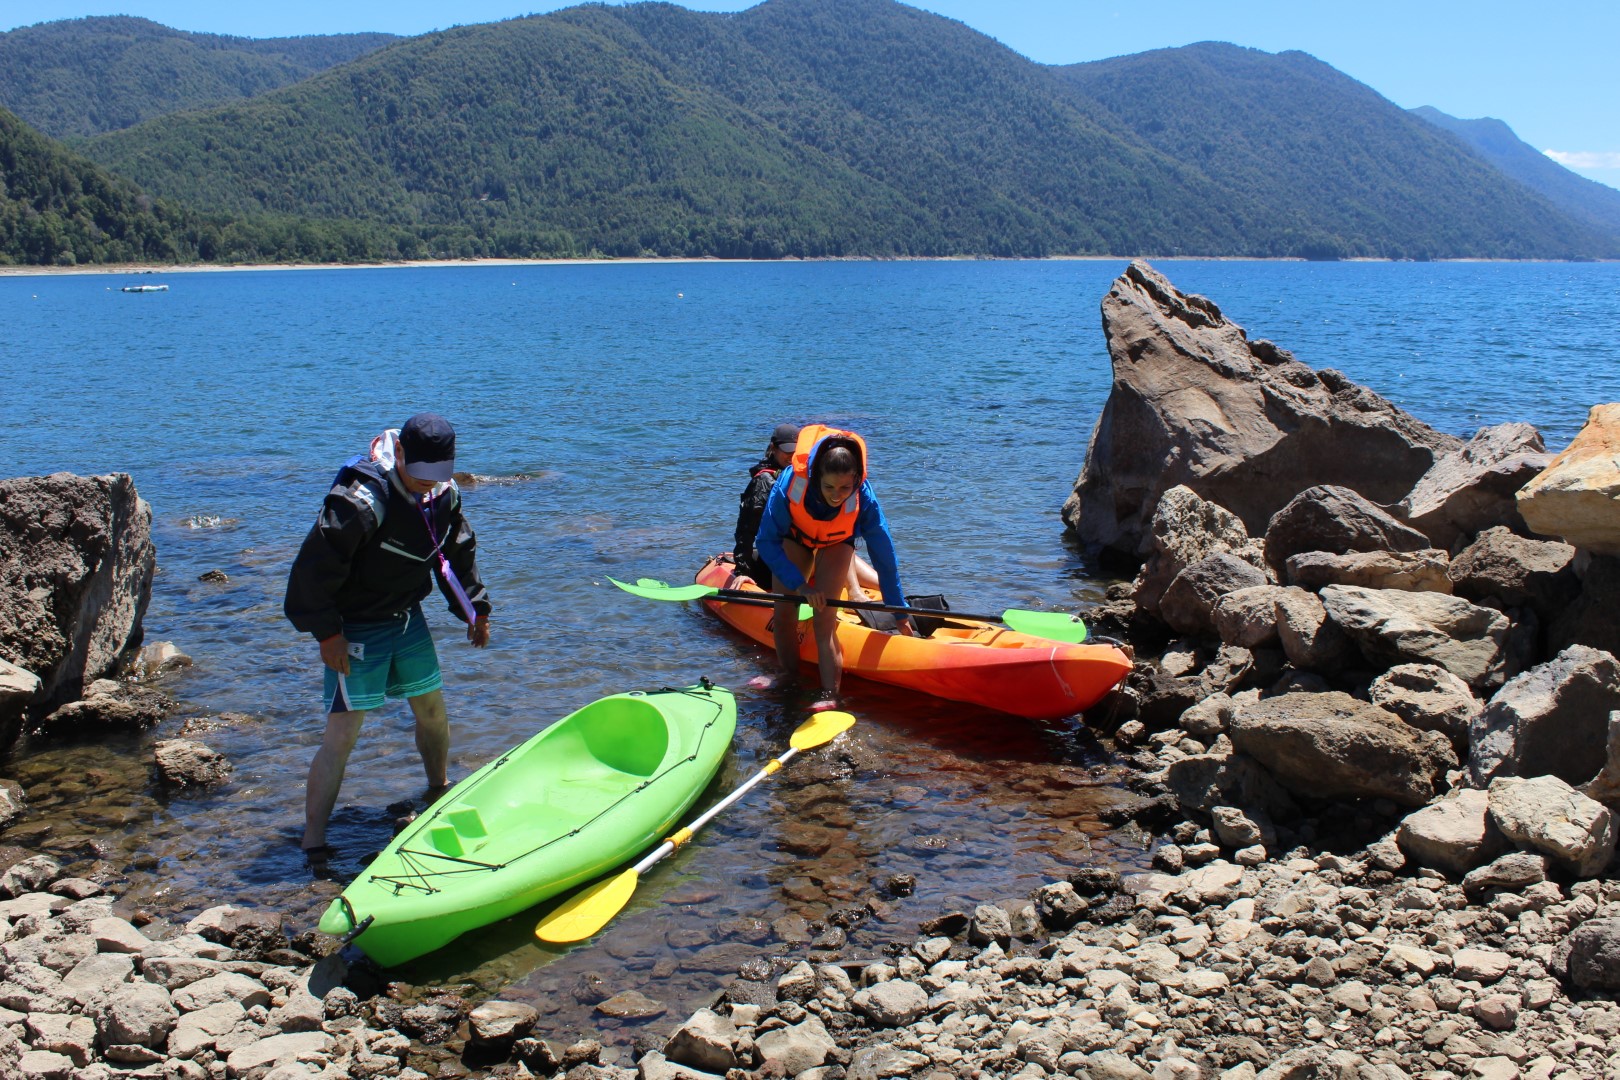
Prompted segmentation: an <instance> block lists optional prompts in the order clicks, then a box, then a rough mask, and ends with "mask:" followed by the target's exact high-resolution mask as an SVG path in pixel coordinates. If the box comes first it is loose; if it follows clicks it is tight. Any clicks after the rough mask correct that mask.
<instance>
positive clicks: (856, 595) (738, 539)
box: [731, 424, 878, 600]
mask: <svg viewBox="0 0 1620 1080" xmlns="http://www.w3.org/2000/svg"><path fill="white" fill-rule="evenodd" d="M798 441H799V427H798V425H797V424H777V425H776V429H775V430H774V431H772V432H771V441H770V442H769V443H767V444H766V445H765V456H764V457H762V458H760V459H759V460H758V461H756V462H755V463H754V464H753V465H752V466H751V467H750V468H749V470H748V486H747V487H745V488H743V491H742V494H741V495H739V496H737V504H738V505H737V528H736V530H735V533H734V534H733V537H732V544H731V552H732V558H733V559H734V560H735V561H736V564H737V572H738V573H739V574H746V575H747V576H749V577H751V578H753V579H754V583H755V584H757V585H758V586H759V587H760V588H762V589H764V590H765V591H766V592H773V591H775V584H774V582H773V581H772V578H771V568H770V567H769V566H767V565H766V564H765V560H764V559H761V558H760V557H759V552H757V551H755V550H754V537H755V536H757V535H758V534H759V523H760V520H761V519H762V518H763V517H764V516H765V504H766V502H767V501H769V499H770V495H771V488H772V487H773V486H775V484H776V478H777V476H779V475H780V474H781V473H782V471H783V470H784V469H789V468H791V467H792V465H793V450H794V447H795V446H797V445H798ZM876 588H878V575H877V571H876V570H874V569H873V568H872V564H871V563H869V562H867V561H866V560H865V559H863V558H861V557H860V555H858V554H857V555H856V556H855V559H854V562H853V564H852V566H851V576H850V584H849V595H850V599H852V600H862V599H865V598H866V596H867V591H868V590H872V589H876Z"/></svg>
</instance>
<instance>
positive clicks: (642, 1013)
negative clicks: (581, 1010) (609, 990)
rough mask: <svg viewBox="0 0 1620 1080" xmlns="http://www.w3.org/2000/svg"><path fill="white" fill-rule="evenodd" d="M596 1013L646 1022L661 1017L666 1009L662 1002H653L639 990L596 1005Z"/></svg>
mask: <svg viewBox="0 0 1620 1080" xmlns="http://www.w3.org/2000/svg"><path fill="white" fill-rule="evenodd" d="M596 1011H597V1012H599V1013H601V1014H602V1015H604V1016H611V1017H614V1018H615V1019H619V1020H647V1019H651V1018H652V1017H654V1016H662V1015H663V1014H664V1013H665V1012H666V1011H667V1009H666V1007H665V1006H664V1004H663V1002H661V1001H655V1000H653V999H652V998H650V997H648V996H647V995H646V994H643V993H642V992H641V991H639V990H626V991H624V992H623V993H622V994H614V995H613V996H612V997H610V998H608V999H607V1000H606V1001H603V1002H601V1003H600V1004H598V1005H597V1006H596Z"/></svg>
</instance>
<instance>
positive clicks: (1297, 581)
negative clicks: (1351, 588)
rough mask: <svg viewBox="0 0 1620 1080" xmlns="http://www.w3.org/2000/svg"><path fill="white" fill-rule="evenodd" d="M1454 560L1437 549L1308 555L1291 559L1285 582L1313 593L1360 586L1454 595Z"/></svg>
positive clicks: (1284, 573) (1285, 570) (1307, 553)
mask: <svg viewBox="0 0 1620 1080" xmlns="http://www.w3.org/2000/svg"><path fill="white" fill-rule="evenodd" d="M1450 565H1451V559H1450V557H1449V556H1447V555H1446V553H1445V552H1444V551H1441V550H1439V549H1438V548H1424V549H1422V550H1420V551H1349V552H1345V553H1344V554H1342V555H1336V554H1334V553H1333V552H1331V551H1305V552H1301V553H1300V554H1298V555H1290V556H1288V561H1287V563H1286V564H1285V565H1284V567H1283V574H1282V579H1283V581H1284V582H1285V583H1286V584H1289V585H1298V586H1299V587H1300V588H1302V589H1310V590H1312V591H1313V592H1314V591H1316V590H1318V589H1321V588H1322V587H1323V586H1325V585H1360V586H1361V587H1362V588H1364V589H1404V590H1405V591H1407V592H1440V593H1448V592H1451V591H1452V586H1451V578H1449V577H1448V576H1447V570H1448V569H1449V568H1450Z"/></svg>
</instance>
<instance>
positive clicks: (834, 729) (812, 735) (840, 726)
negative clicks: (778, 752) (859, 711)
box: [788, 709, 855, 750]
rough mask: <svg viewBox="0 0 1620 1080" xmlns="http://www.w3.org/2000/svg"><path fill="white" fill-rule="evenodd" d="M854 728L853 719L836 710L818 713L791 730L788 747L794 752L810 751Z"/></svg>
mask: <svg viewBox="0 0 1620 1080" xmlns="http://www.w3.org/2000/svg"><path fill="white" fill-rule="evenodd" d="M854 726H855V717H853V716H851V715H850V714H849V713H847V712H841V711H839V710H837V709H828V710H827V711H826V712H818V713H816V714H815V715H814V716H812V717H811V718H810V719H808V720H806V721H805V722H804V723H802V724H800V725H799V726H798V727H796V728H794V729H793V734H792V735H790V736H788V745H789V746H791V747H793V749H795V750H810V749H813V748H815V747H817V746H820V745H821V744H822V743H826V742H832V741H833V740H834V739H836V738H838V736H840V735H842V734H843V733H844V732H846V731H848V730H849V729H850V728H852V727H854Z"/></svg>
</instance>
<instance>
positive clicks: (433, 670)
mask: <svg viewBox="0 0 1620 1080" xmlns="http://www.w3.org/2000/svg"><path fill="white" fill-rule="evenodd" d="M343 636H344V637H345V638H347V639H348V640H349V674H347V675H340V674H338V673H337V672H335V671H333V670H332V669H331V668H325V669H324V670H325V672H326V684H325V691H324V692H325V697H324V700H325V703H326V711H327V712H329V713H339V712H363V711H367V710H370V709H376V708H380V707H381V706H382V704H383V701H384V700H385V699H386V698H413V697H420V696H421V695H422V694H428V693H432V692H433V691H434V690H437V689H439V687H441V686H443V685H444V680H443V679H442V678H441V676H440V674H439V654H438V651H437V650H436V649H434V647H433V635H432V634H430V633H428V626H427V620H426V619H425V618H423V616H422V605H420V604H417V605H415V606H413V607H412V608H411V609H410V610H409V611H402V612H400V613H399V614H398V615H395V616H394V617H393V618H390V619H384V620H382V621H380V622H363V623H344V624H343Z"/></svg>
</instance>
